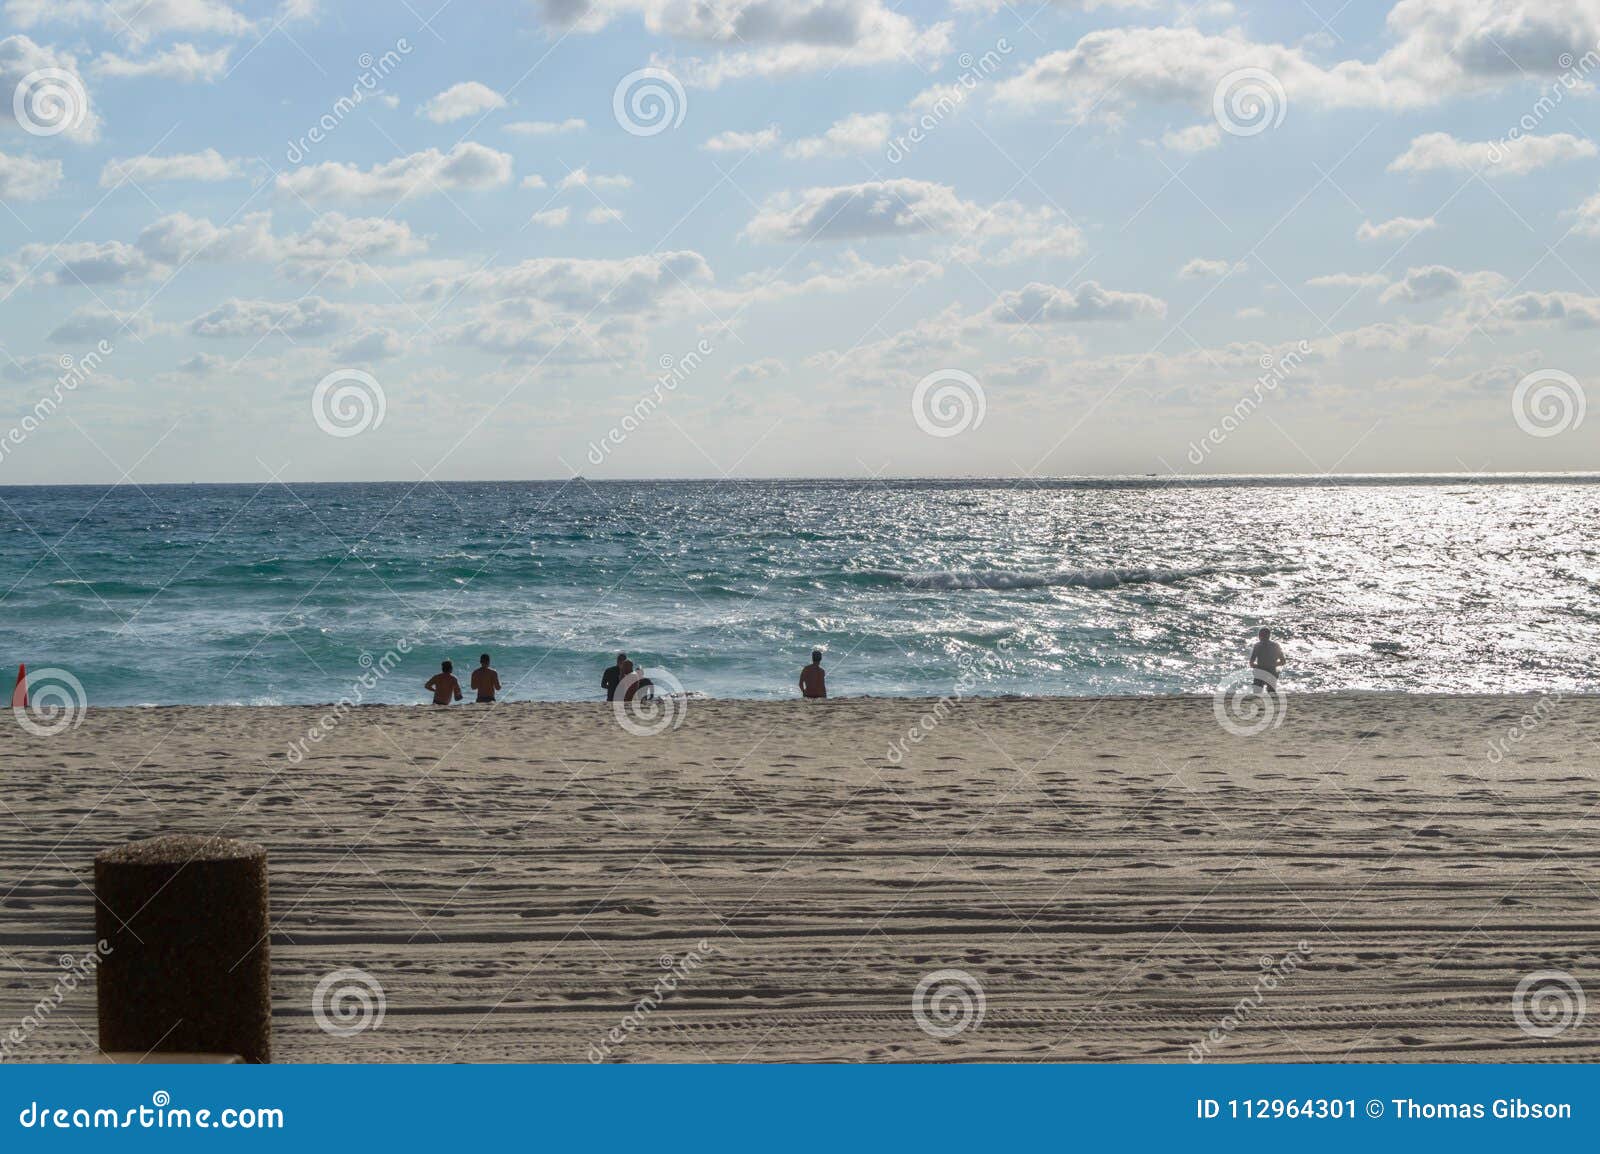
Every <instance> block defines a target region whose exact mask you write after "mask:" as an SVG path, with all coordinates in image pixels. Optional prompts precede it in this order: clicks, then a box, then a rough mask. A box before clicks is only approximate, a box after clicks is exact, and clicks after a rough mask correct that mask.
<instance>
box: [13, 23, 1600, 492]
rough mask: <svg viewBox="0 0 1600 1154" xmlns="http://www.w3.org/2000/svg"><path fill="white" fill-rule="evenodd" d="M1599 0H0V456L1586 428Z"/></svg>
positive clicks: (214, 474)
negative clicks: (1191, 0)
mask: <svg viewBox="0 0 1600 1154" xmlns="http://www.w3.org/2000/svg"><path fill="white" fill-rule="evenodd" d="M1597 84H1600V0H1526V2H1520V0H1401V2H1400V3H1398V4H1394V5H1392V6H1390V5H1388V4H1384V3H1371V2H1368V0H1350V2H1348V3H1344V4H1342V5H1341V4H1340V3H1339V0H1306V2H1304V3H1294V4H1284V3H1272V4H1269V3H1255V4H1246V3H1229V2H1227V0H1218V2H1213V3H1206V2H1201V3H1196V4H1188V3H1171V2H1164V0H1059V2H1053V3H1051V2H1046V3H1039V2H1038V0H1016V2H1014V3H1006V2H1005V0H955V2H953V3H948V4H947V3H904V4H895V3H890V2H887V0H745V2H741V0H594V2H592V3H585V2H584V0H470V2H469V0H444V2H442V3H441V0H405V2H403V3H394V2H392V0H386V2H383V3H377V2H371V3H366V2H359V3H339V4H335V3H332V2H329V0H323V2H320V3H319V2H318V0H275V2H273V3H244V2H234V3H227V2H224V0H0V484H32V483H79V482H82V483H105V482H121V481H134V482H138V483H155V482H168V481H171V482H182V481H238V482H261V483H266V482H270V481H273V480H284V481H289V480H304V481H316V480H379V479H383V480H419V479H432V480H441V481H442V480H467V479H522V478H528V479H533V478H566V477H570V476H573V475H575V474H582V475H584V476H587V477H589V478H592V479H600V478H647V477H719V478H720V477H766V476H830V477H834V476H859V477H898V476H992V477H1015V478H1029V477H1048V476H1062V475H1092V474H1157V475H1172V474H1189V473H1271V472H1292V473H1312V474H1316V473H1334V472H1369V471H1377V472H1387V471H1396V472H1466V473H1478V472H1495V471H1500V472H1506V471H1513V472H1520V471H1544V470H1582V469H1593V468H1595V467H1596V466H1597V463H1600V452H1597V450H1600V415H1596V416H1594V417H1591V418H1589V419H1588V420H1585V419H1584V418H1585V409H1586V401H1587V396H1586V392H1585V390H1586V389H1589V390H1592V389H1593V388H1595V387H1596V379H1597V373H1596V365H1597V358H1596V349H1597V338H1600V262H1597V259H1596V258H1597V256H1600V148H1597V141H1600V119H1597V111H1600V92H1597V91H1596V85H1597Z"/></svg>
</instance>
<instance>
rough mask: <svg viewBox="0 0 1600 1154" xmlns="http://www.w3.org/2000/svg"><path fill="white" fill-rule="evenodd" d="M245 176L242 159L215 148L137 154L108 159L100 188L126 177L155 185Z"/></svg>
mask: <svg viewBox="0 0 1600 1154" xmlns="http://www.w3.org/2000/svg"><path fill="white" fill-rule="evenodd" d="M244 175H245V165H244V161H242V160H232V159H229V158H227V157H225V156H223V155H222V154H221V153H220V152H218V151H217V150H216V149H214V148H208V149H206V150H205V151H204V152H181V153H176V154H174V155H172V156H134V157H128V158H125V159H121V160H108V161H107V162H106V165H105V167H104V168H102V169H101V170H100V187H101V188H112V187H115V186H116V185H118V184H121V183H122V182H123V181H124V180H131V181H133V182H134V183H136V184H153V183H156V182H158V181H169V180H198V181H208V182H209V181H219V180H235V179H237V178H239V177H242V176H244Z"/></svg>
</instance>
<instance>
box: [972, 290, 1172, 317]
mask: <svg viewBox="0 0 1600 1154" xmlns="http://www.w3.org/2000/svg"><path fill="white" fill-rule="evenodd" d="M1166 315H1167V304H1166V302H1165V301H1163V300H1161V299H1159V298H1157V297H1153V296H1147V295H1146V294H1144V293H1130V292H1117V291H1116V290H1114V289H1104V288H1101V287H1100V286H1099V285H1098V284H1096V283H1095V282H1094V281H1092V280H1091V281H1084V282H1083V284H1081V285H1079V286H1078V287H1077V288H1076V289H1066V288H1059V287H1057V286H1055V285H1048V284H1040V283H1038V282H1037V281H1035V282H1034V283H1032V284H1029V285H1028V286H1027V287H1025V288H1023V289H1020V290H1018V291H1016V292H1004V293H1001V294H1000V299H999V300H998V301H996V302H995V304H994V305H993V307H992V308H990V310H989V313H988V316H989V317H990V319H992V320H994V321H995V322H996V323H998V324H1005V325H1032V324H1078V323H1083V322H1088V321H1131V320H1137V319H1138V318H1140V317H1147V316H1149V317H1163V316H1166Z"/></svg>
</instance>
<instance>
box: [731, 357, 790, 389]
mask: <svg viewBox="0 0 1600 1154" xmlns="http://www.w3.org/2000/svg"><path fill="white" fill-rule="evenodd" d="M788 371H789V370H788V369H787V368H786V367H785V366H784V363H783V362H782V361H780V360H779V359H778V358H777V357H763V358H762V359H761V360H759V361H751V362H750V363H749V364H745V365H738V366H736V367H735V368H734V369H733V370H732V371H730V372H729V373H728V383H729V384H730V385H754V384H758V383H759V382H761V381H768V380H771V379H772V378H773V377H778V376H782V375H783V374H784V373H786V372H788Z"/></svg>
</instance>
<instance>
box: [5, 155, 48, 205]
mask: <svg viewBox="0 0 1600 1154" xmlns="http://www.w3.org/2000/svg"><path fill="white" fill-rule="evenodd" d="M60 183H61V162H60V161H59V160H36V159H34V158H33V157H31V156H7V155H6V154H5V153H3V152H0V200H38V199H39V198H41V197H45V196H49V195H50V194H51V193H52V192H54V191H55V190H56V187H57V186H58V185H59V184H60Z"/></svg>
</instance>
